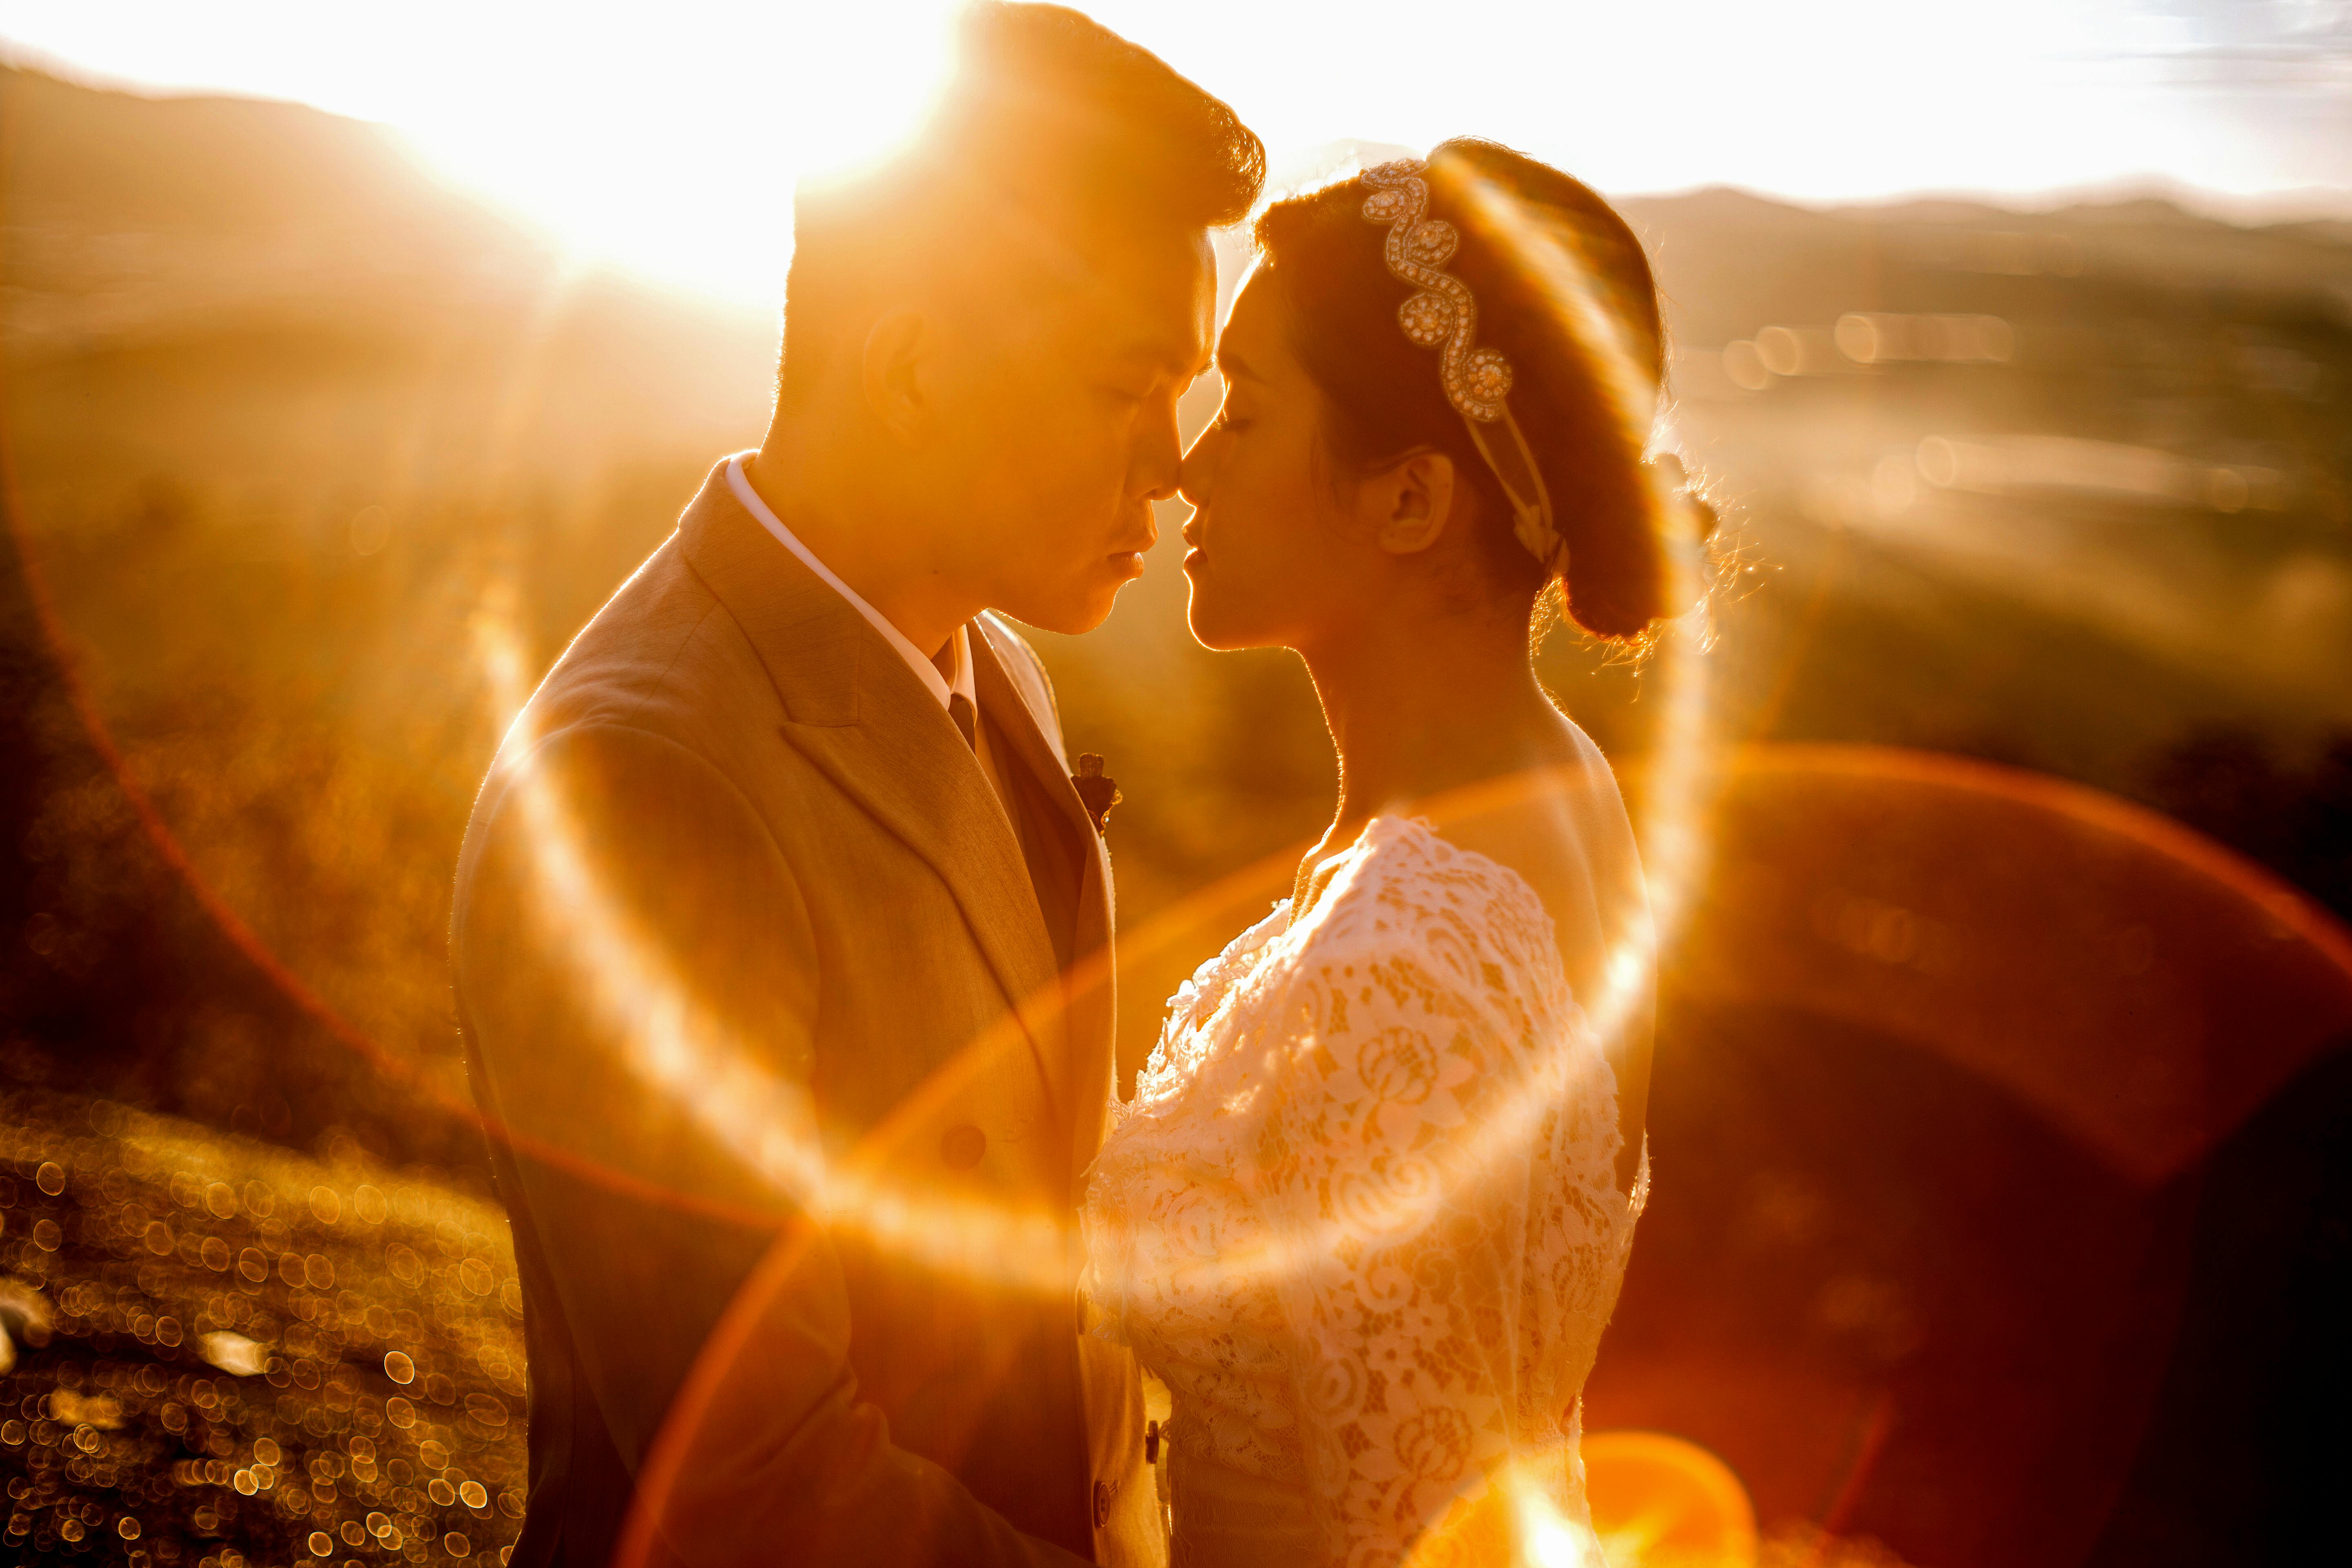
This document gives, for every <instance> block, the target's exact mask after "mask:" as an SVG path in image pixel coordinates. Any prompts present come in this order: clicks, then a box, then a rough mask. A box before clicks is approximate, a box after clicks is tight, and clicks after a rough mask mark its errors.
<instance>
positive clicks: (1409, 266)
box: [1364, 158, 1568, 576]
mask: <svg viewBox="0 0 2352 1568" xmlns="http://www.w3.org/2000/svg"><path fill="white" fill-rule="evenodd" d="M1426 172H1427V166H1426V165H1425V164H1423V163H1422V161H1421V160H1420V159H1418V158H1400V159H1398V160H1396V161H1395V162H1393V163H1381V164H1376V165H1375V166H1373V167H1371V168H1370V169H1367V170H1365V171H1364V184H1367V185H1369V186H1370V187H1371V190H1372V194H1371V195H1370V196H1368V197H1366V198H1365V200H1364V216H1365V218H1366V219H1367V220H1368V221H1370V222H1372V223H1381V224H1386V225H1388V226H1389V232H1388V239H1387V246H1386V254H1387V257H1388V264H1389V270H1390V271H1391V272H1392V273H1394V274H1395V275H1396V276H1397V277H1399V278H1401V279H1404V281H1406V282H1407V283H1410V284H1412V286H1413V288H1414V289H1416V290H1418V292H1416V293H1414V294H1412V295H1411V296H1410V297H1409V298H1407V299H1406V300H1405V302H1404V303H1403V304H1402V305H1400V306H1398V307H1397V324H1398V325H1399V326H1401V327H1402V328H1403V329H1404V335H1405V336H1406V337H1408V338H1410V339H1412V341H1413V342H1416V343H1419V344H1420V345H1421V346H1422V347H1423V348H1425V349H1436V350H1438V351H1439V358H1438V380H1439V382H1440V383H1441V384H1443V385H1444V388H1445V398H1446V401H1447V402H1449V403H1451V404H1453V405H1454V410H1455V411H1456V412H1457V413H1459V414H1460V415H1461V416H1462V421H1463V423H1464V424H1465V425H1467V426H1469V427H1470V438H1471V439H1472V440H1473V441H1475V442H1476V443H1477V444H1478V451H1479V453H1480V455H1481V456H1483V457H1484V458H1486V466H1487V468H1491V469H1493V470H1494V474H1495V479H1496V482H1497V483H1499V484H1500V485H1501V486H1502V487H1503V493H1504V495H1506V496H1507V497H1508V498H1509V500H1510V502H1511V512H1512V520H1511V531H1512V532H1513V533H1515V534H1517V536H1518V541H1519V542H1520V543H1521V544H1523V545H1525V546H1527V549H1528V554H1530V555H1533V556H1534V557H1535V558H1536V559H1537V560H1538V562H1540V563H1542V564H1543V566H1544V568H1545V570H1547V571H1549V572H1551V573H1553V574H1556V575H1560V576H1565V575H1566V574H1567V572H1568V542H1567V541H1565V540H1563V539H1561V538H1560V536H1559V530H1558V529H1557V528H1555V527H1554V526H1553V524H1552V513H1551V493H1550V492H1549V490H1547V489H1545V488H1544V481H1543V470H1542V469H1540V468H1538V467H1537V466H1536V455H1535V451H1534V449H1533V448H1532V447H1529V446H1528V438H1527V437H1526V435H1525V434H1523V433H1522V432H1521V431H1520V429H1519V422H1518V421H1517V420H1516V419H1514V418H1512V417H1511V410H1510V405H1509V404H1508V402H1507V398H1508V397H1509V396H1510V392H1511V362H1510V361H1509V360H1508V359H1506V358H1505V357H1504V356H1503V353H1502V351H1501V350H1499V349H1495V348H1477V347H1474V346H1473V345H1474V344H1475V343H1476V342H1477V339H1478V301H1477V299H1476V298H1475V296H1474V295H1473V294H1472V293H1471V292H1470V286H1469V285H1468V284H1466V283H1465V282H1463V281H1462V279H1459V278H1456V277H1454V275H1453V274H1451V273H1449V272H1446V271H1444V270H1443V268H1444V266H1445V264H1446V262H1448V261H1450V260H1452V259H1453V257H1454V250H1455V249H1456V248H1457V247H1459V246H1460V245H1461V242H1462V237H1461V235H1460V234H1459V232H1457V231H1456V230H1455V228H1454V226H1453V225H1452V224H1450V223H1447V222H1446V221H1445V220H1444V218H1433V217H1430V216H1426V215H1427V214H1428V211H1429V182H1428V181H1427V180H1426V179H1425V178H1423V175H1424V174H1425V173H1426ZM1495 426H1501V427H1502V429H1503V430H1505V431H1506V432H1507V433H1508V434H1509V436H1510V437H1511V439H1510V444H1509V446H1508V447H1502V446H1501V444H1500V443H1499V442H1496V441H1495V440H1493V439H1490V438H1489V437H1488V434H1487V432H1488V431H1489V430H1491V429H1493V428H1494V427H1495Z"/></svg>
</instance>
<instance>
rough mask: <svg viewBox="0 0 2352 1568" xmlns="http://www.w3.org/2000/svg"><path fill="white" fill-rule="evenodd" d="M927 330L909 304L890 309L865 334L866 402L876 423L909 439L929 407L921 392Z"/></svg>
mask: <svg viewBox="0 0 2352 1568" xmlns="http://www.w3.org/2000/svg"><path fill="white" fill-rule="evenodd" d="M929 343H930V334H929V331H928V330H927V329H926V327H925V325H924V322H923V318H922V317H921V315H919V313H918V312H916V311H913V310H893V311H891V312H890V313H889V314H888V315H887V316H885V317H883V318H882V319H881V320H880V321H877V322H875V323H874V330H873V331H870V332H868V333H866V358H865V364H864V367H863V368H864V381H865V390H866V407H867V408H868V409H870V410H871V411H872V412H873V415H874V417H875V418H877V419H878V420H880V421H881V422H882V427H883V428H884V429H886V430H887V431H888V432H890V434H891V435H893V436H895V437H898V439H899V440H901V441H907V442H911V441H913V440H914V439H915V437H916V436H917V434H918V433H919V431H920V430H921V429H922V426H923V424H924V421H925V418H926V417H927V416H928V415H929V399H928V398H926V397H925V395H924V391H925V384H926V382H927V381H928V379H929V378H928V377H927V376H926V375H925V374H924V372H925V370H926V369H927V368H928V367H927V366H926V365H925V363H924V361H925V359H926V358H927V357H928V351H929Z"/></svg>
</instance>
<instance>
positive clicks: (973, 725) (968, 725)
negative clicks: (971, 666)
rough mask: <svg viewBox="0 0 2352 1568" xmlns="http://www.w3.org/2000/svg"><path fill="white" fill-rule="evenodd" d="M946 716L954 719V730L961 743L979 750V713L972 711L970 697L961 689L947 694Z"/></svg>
mask: <svg viewBox="0 0 2352 1568" xmlns="http://www.w3.org/2000/svg"><path fill="white" fill-rule="evenodd" d="M948 717H949V718H950V719H952V720H954V721H955V727H956V731H957V732H958V733H959V734H961V735H962V736H963V743H964V744H965V745H967V746H970V747H971V749H972V750H973V751H975V752H977V751H978V750H980V731H979V728H978V719H979V715H978V714H976V713H974V712H973V711H972V707H971V698H969V697H966V696H965V695H964V694H963V693H962V692H961V691H954V692H950V693H949V694H948Z"/></svg>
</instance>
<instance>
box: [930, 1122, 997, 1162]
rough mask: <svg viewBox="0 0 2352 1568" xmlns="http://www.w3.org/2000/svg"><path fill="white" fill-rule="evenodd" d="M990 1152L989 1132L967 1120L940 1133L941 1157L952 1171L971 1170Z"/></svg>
mask: <svg viewBox="0 0 2352 1568" xmlns="http://www.w3.org/2000/svg"><path fill="white" fill-rule="evenodd" d="M987 1152H988V1134H987V1133H985V1132H982V1131H981V1130H980V1129H979V1128H977V1127H974V1126H973V1125H972V1124H971V1122H969V1121H966V1122H963V1123H961V1124H960V1125H958V1126H954V1127H950V1128H949V1129H948V1130H947V1131H945V1132H943V1133H941V1134H940V1159H941V1160H943V1161H945V1162H946V1163H947V1167H948V1169H949V1170H950V1171H969V1170H971V1168H972V1167H973V1166H974V1165H977V1164H979V1163H980V1157H981V1156H982V1154H985V1153H987Z"/></svg>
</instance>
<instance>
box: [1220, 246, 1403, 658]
mask: <svg viewBox="0 0 2352 1568" xmlns="http://www.w3.org/2000/svg"><path fill="white" fill-rule="evenodd" d="M1216 363H1217V373H1218V374H1219V375H1220V376H1221V377H1223V381H1224V384H1225V400H1224V404H1223V407H1222V408H1220V409H1219V410H1218V414H1217V419H1216V423H1214V424H1213V425H1211V426H1209V428H1208V429H1207V430H1206V431H1204V432H1202V436H1201V438H1200V439H1199V440H1197V441H1195V442H1193V443H1192V450H1190V451H1189V452H1187V453H1185V454H1184V463H1183V468H1182V470H1181V475H1180V477H1179V479H1178V489H1180V490H1181V492H1182V494H1183V497H1184V499H1185V500H1188V501H1190V502H1192V519H1191V521H1188V522H1186V523H1185V524H1184V542H1185V543H1186V544H1187V545H1189V546H1191V548H1190V549H1189V550H1187V551H1186V552H1185V554H1184V575H1185V576H1186V577H1187V578H1189V579H1190V580H1191V582H1192V616H1191V619H1192V635H1193V636H1194V637H1197V638H1199V639H1200V641H1201V643H1202V646H1203V647H1213V648H1242V647H1306V646H1308V645H1310V644H1312V643H1313V642H1315V641H1317V640H1318V637H1319V635H1321V634H1326V633H1328V631H1330V630H1331V629H1333V628H1334V627H1335V626H1337V625H1338V624H1339V620H1340V618H1341V617H1344V616H1347V615H1348V614H1349V595H1350V592H1351V590H1353V589H1355V588H1357V587H1360V584H1357V583H1356V582H1355V579H1356V577H1357V576H1358V575H1359V574H1360V573H1361V572H1362V571H1363V570H1364V568H1365V567H1366V566H1367V565H1368V564H1369V563H1361V562H1359V561H1357V560H1356V556H1357V555H1358V553H1359V552H1357V551H1354V550H1351V549H1349V548H1348V546H1349V542H1350V532H1351V531H1350V529H1349V523H1348V520H1347V518H1346V516H1345V515H1344V512H1343V509H1342V506H1341V504H1340V500H1339V498H1338V497H1337V496H1335V495H1334V494H1333V490H1332V486H1331V483H1330V471H1329V468H1328V463H1327V462H1326V461H1325V460H1324V459H1323V458H1321V456H1320V452H1319V447H1318V438H1319V437H1318V430H1319V426H1320V422H1321V418H1322V412H1323V397H1322V395H1321V393H1319V392H1318V390H1317V389H1316V386H1315V384H1314V382H1313V381H1312V380H1311V379H1309V377H1308V376H1307V371H1306V369H1305V367H1304V366H1302V365H1301V364H1300V363H1298V360H1297V356H1296V355H1295V354H1293V353H1291V350H1290V344H1289V342H1288V341H1287V334H1286V332H1285V331H1284V330H1283V327H1282V321H1281V315H1280V312H1279V310H1277V309H1276V300H1275V297H1274V285H1273V282H1272V280H1271V279H1268V278H1267V277H1266V275H1265V272H1264V271H1263V270H1260V271H1259V272H1257V273H1256V274H1255V275H1254V276H1253V277H1252V278H1251V279H1250V280H1249V281H1248V282H1247V283H1246V284H1245V285H1244V287H1243V289H1242V291H1241V297H1240V298H1239V299H1238V300H1235V301H1234V312H1233V316H1232V318H1231V320H1229V321H1227V322H1226V323H1225V330H1224V332H1223V336H1221V337H1220V338H1219V339H1218V340H1217V361H1216ZM1359 602H1360V601H1359Z"/></svg>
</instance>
